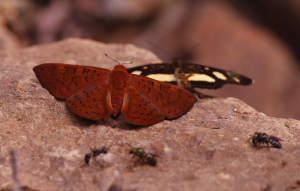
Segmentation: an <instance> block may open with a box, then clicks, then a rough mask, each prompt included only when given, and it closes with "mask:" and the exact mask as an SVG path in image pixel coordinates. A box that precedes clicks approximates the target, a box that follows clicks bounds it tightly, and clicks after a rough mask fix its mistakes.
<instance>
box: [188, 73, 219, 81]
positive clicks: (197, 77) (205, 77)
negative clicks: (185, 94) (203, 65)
mask: <svg viewBox="0 0 300 191" xmlns="http://www.w3.org/2000/svg"><path fill="white" fill-rule="evenodd" d="M189 81H204V82H216V80H215V79H214V78H212V77H210V76H208V75H206V74H195V73H194V74H193V75H192V76H191V77H189Z"/></svg>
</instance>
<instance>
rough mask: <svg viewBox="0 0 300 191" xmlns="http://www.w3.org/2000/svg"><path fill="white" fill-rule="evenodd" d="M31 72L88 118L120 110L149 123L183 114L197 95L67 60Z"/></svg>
mask: <svg viewBox="0 0 300 191" xmlns="http://www.w3.org/2000/svg"><path fill="white" fill-rule="evenodd" d="M33 70H34V72H35V74H36V76H37V78H38V79H39V81H40V83H41V84H42V86H43V87H44V88H46V89H47V90H48V91H49V92H50V94H51V95H53V96H54V97H57V98H59V99H66V104H67V107H68V108H69V109H70V110H71V111H72V112H73V113H75V114H77V115H79V116H81V117H84V118H87V119H92V120H99V119H102V118H108V117H110V116H114V117H117V116H118V115H119V114H120V113H122V114H123V116H124V118H125V119H126V121H127V122H129V123H132V124H137V125H152V124H155V123H158V122H160V121H162V120H164V119H165V118H167V119H174V118H178V117H180V116H181V115H183V114H185V113H186V112H187V111H188V110H190V108H191V107H192V106H193V105H194V103H195V102H196V101H197V99H196V98H195V97H194V96H193V94H192V93H190V92H189V91H187V90H185V89H182V88H179V87H177V86H173V85H170V84H166V83H163V82H160V81H157V80H153V79H150V78H147V77H144V76H139V75H134V74H128V72H127V70H126V68H125V67H124V66H123V65H116V66H115V68H114V69H113V70H112V71H111V70H107V69H103V68H97V67H90V66H79V65H68V64H59V63H58V64H55V63H49V64H41V65H39V66H36V67H35V68H34V69H33Z"/></svg>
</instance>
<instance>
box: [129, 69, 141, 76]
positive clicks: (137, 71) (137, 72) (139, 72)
mask: <svg viewBox="0 0 300 191" xmlns="http://www.w3.org/2000/svg"><path fill="white" fill-rule="evenodd" d="M131 73H132V74H135V75H141V73H142V71H140V70H136V71H133V72H131Z"/></svg>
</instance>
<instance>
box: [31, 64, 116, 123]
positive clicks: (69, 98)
mask: <svg viewBox="0 0 300 191" xmlns="http://www.w3.org/2000/svg"><path fill="white" fill-rule="evenodd" d="M33 70H34V72H35V74H36V76H37V78H38V80H39V81H40V83H41V84H42V86H43V87H44V88H45V89H47V90H48V91H49V92H50V94H51V95H53V96H54V97H56V98H60V99H66V103H67V106H68V108H69V109H70V110H71V111H72V112H73V113H75V114H77V115H79V116H81V117H85V118H88V119H102V118H107V117H110V116H111V114H112V106H111V102H110V95H109V75H110V73H111V71H110V70H107V69H103V68H96V67H90V66H79V65H68V64H55V63H49V64H41V65H38V66H36V67H34V69H33Z"/></svg>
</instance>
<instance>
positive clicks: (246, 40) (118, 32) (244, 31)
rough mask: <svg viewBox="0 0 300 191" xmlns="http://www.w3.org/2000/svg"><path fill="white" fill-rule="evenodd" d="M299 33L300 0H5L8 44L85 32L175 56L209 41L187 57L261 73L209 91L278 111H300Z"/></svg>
mask: <svg viewBox="0 0 300 191" xmlns="http://www.w3.org/2000/svg"><path fill="white" fill-rule="evenodd" d="M299 34H300V1H294V0H286V1H281V0H272V1H270V0H251V1H250V0H249V1H246V0H245V1H240V0H228V1H225V0H224V1H222V0H220V1H217V0H215V1H205V0H202V1H201V0H198V1H196V0H1V1H0V49H2V50H12V49H18V48H23V47H27V46H31V45H36V44H42V43H49V42H54V41H58V40H61V39H65V38H70V37H78V38H89V39H94V40H97V41H102V42H105V43H132V44H135V45H137V46H139V47H142V48H146V49H149V50H151V51H153V52H154V53H155V54H156V55H158V57H159V58H161V59H162V60H163V61H170V60H171V58H172V57H173V56H177V55H179V54H180V53H182V52H185V51H186V50H189V49H190V48H191V47H193V46H194V45H195V44H197V43H201V45H200V46H199V47H196V48H194V49H192V50H190V51H188V52H187V54H184V55H183V56H182V57H181V60H182V61H190V62H196V63H199V64H204V65H208V66H212V67H218V68H222V69H227V70H235V71H237V72H238V73H241V74H244V75H246V76H249V77H251V78H253V79H254V80H255V84H253V85H251V86H246V87H242V86H234V85H226V86H225V87H223V88H222V89H220V90H212V91H202V92H203V93H208V94H212V95H215V96H219V97H230V96H233V97H238V98H239V99H241V100H243V101H245V102H246V103H247V104H249V105H251V106H252V107H254V108H255V109H256V110H258V111H261V112H263V113H265V114H267V115H270V116H274V117H285V118H296V119H300V112H299V106H300V99H299V97H300V91H299V84H300V80H299V71H300V70H299V59H300V51H299V50H300V35H299ZM148 41H149V42H151V43H152V44H155V46H153V45H152V44H151V43H149V42H148ZM157 47H159V48H157ZM166 52H168V53H166ZM99 54H103V52H99ZM111 56H112V57H113V55H111ZM116 59H117V58H116ZM137 64H147V63H137ZM99 66H100V67H101V63H99Z"/></svg>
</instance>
